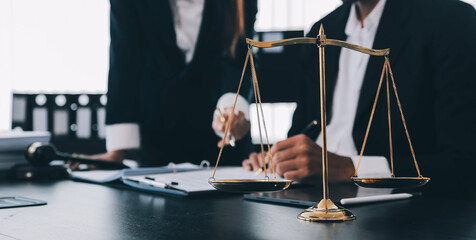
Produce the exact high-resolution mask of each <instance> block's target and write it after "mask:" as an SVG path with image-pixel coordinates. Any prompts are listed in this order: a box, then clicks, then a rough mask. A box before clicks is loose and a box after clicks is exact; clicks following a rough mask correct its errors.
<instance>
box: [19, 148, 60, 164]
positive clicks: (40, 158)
mask: <svg viewBox="0 0 476 240" xmlns="http://www.w3.org/2000/svg"><path fill="white" fill-rule="evenodd" d="M25 157H26V159H27V160H28V161H29V162H30V163H31V164H33V165H48V164H49V163H50V162H51V161H52V160H54V159H55V158H57V153H56V149H55V147H53V146H52V145H48V144H43V143H41V142H34V143H32V144H31V145H30V146H29V147H28V148H27V151H26V153H25Z"/></svg>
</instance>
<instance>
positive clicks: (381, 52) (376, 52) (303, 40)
mask: <svg viewBox="0 0 476 240" xmlns="http://www.w3.org/2000/svg"><path fill="white" fill-rule="evenodd" d="M246 43H247V44H248V45H250V46H253V47H258V48H270V47H280V46H287V45H296V44H315V45H323V46H324V45H327V46H336V47H343V48H348V49H351V50H354V51H358V52H361V53H365V54H370V55H373V56H388V55H389V54H390V48H386V49H371V48H366V47H362V46H359V45H355V44H352V43H348V42H345V41H341V40H336V39H323V40H322V41H321V40H320V38H319V37H317V38H310V37H300V38H289V39H284V40H278V41H270V42H259V41H254V40H252V39H249V38H247V39H246Z"/></svg>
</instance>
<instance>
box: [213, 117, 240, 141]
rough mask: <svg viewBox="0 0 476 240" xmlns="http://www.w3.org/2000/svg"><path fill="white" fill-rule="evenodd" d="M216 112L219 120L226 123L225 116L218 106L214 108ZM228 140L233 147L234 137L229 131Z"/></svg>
mask: <svg viewBox="0 0 476 240" xmlns="http://www.w3.org/2000/svg"><path fill="white" fill-rule="evenodd" d="M216 112H217V114H218V118H219V119H220V122H222V123H223V124H225V125H226V118H225V116H224V115H223V113H222V112H221V110H220V108H216ZM228 137H229V142H230V146H232V147H235V145H236V144H235V138H234V137H233V136H232V135H231V132H229V135H228Z"/></svg>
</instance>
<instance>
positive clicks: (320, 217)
mask: <svg viewBox="0 0 476 240" xmlns="http://www.w3.org/2000/svg"><path fill="white" fill-rule="evenodd" d="M324 204H326V199H322V200H321V201H320V202H319V204H317V205H314V206H312V207H310V208H308V209H306V210H304V211H303V212H301V213H300V214H299V215H298V219H299V220H303V221H309V222H344V221H351V220H355V216H354V214H352V213H351V212H350V211H349V210H347V209H345V208H340V207H338V206H336V205H335V204H334V203H333V202H332V201H331V200H330V199H327V211H326V209H325V205H324Z"/></svg>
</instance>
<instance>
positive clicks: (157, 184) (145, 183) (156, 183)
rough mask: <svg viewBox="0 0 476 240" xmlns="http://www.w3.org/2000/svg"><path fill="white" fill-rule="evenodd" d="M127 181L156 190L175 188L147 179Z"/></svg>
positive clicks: (130, 179)
mask: <svg viewBox="0 0 476 240" xmlns="http://www.w3.org/2000/svg"><path fill="white" fill-rule="evenodd" d="M126 179H127V180H129V181H132V182H136V183H139V184H144V185H147V186H152V187H156V188H164V189H169V188H173V187H171V186H170V185H169V184H167V183H162V182H158V181H155V180H151V179H150V178H149V179H148V178H147V177H145V178H139V179H132V178H126Z"/></svg>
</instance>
